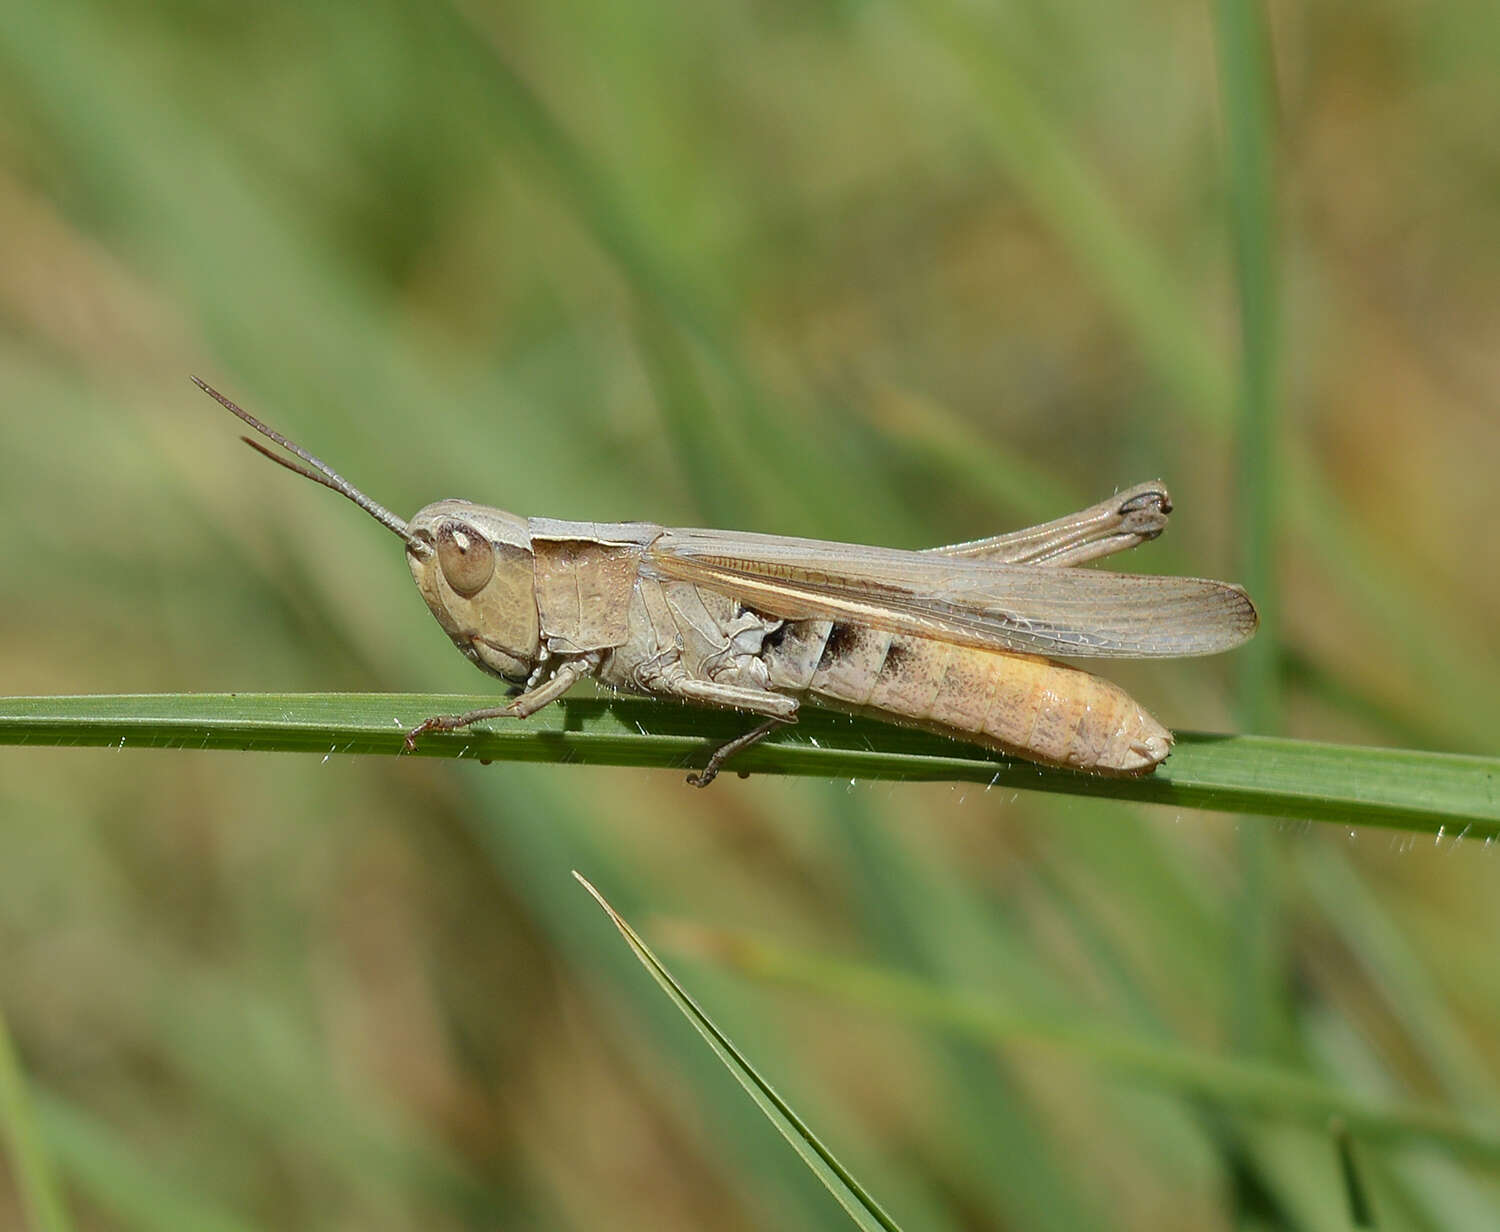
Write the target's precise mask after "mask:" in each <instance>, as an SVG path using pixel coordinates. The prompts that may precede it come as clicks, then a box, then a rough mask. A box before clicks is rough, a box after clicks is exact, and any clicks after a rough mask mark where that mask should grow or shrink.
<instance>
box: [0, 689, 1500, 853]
mask: <svg viewBox="0 0 1500 1232" xmlns="http://www.w3.org/2000/svg"><path fill="white" fill-rule="evenodd" d="M493 701H494V698H493V696H490V697H484V696H472V695H451V694H425V693H286V694H282V693H147V694H113V695H110V694H99V695H84V696H76V697H10V698H0V744H11V745H21V744H33V745H36V744H39V745H91V746H95V747H111V748H116V749H127V748H142V747H145V748H179V749H243V750H259V751H279V752H299V753H321V754H324V755H327V756H331V755H334V754H358V753H388V754H396V753H400V752H401V749H402V740H403V737H404V735H405V733H406V731H407V730H408V729H410V728H411V727H413V726H415V725H416V724H417V723H419V722H420V721H421V720H422V719H424V718H426V717H428V716H430V715H434V714H452V713H455V712H459V711H463V710H466V709H469V708H472V707H474V706H479V705H485V704H492V703H493ZM745 726H746V722H745V719H744V717H743V716H741V715H737V714H734V713H731V712H728V711H715V710H700V709H694V708H690V707H686V706H673V705H665V704H663V703H660V702H652V701H648V700H643V699H635V698H602V697H601V698H565V699H563V700H562V701H561V702H559V703H557V704H555V705H553V706H549V707H548V708H547V709H546V710H544V711H542V712H541V713H539V714H536V715H533V716H532V717H531V718H529V719H527V720H526V721H525V722H512V721H509V720H497V721H495V722H492V723H487V724H481V725H476V726H475V727H473V728H470V729H468V730H466V731H461V732H449V733H442V734H437V733H434V734H431V735H428V736H424V737H423V738H422V740H421V741H419V742H418V745H417V754H418V755H420V756H424V757H452V758H465V759H467V760H479V761H489V760H493V761H531V762H579V763H588V764H593V765H611V766H658V767H666V768H675V769H687V768H689V767H691V766H701V765H702V764H703V762H704V760H705V759H706V758H707V756H708V754H709V752H710V751H711V750H713V749H715V748H717V747H718V746H719V745H721V744H722V743H724V742H725V741H726V740H730V739H732V738H733V737H735V736H736V735H739V734H740V733H742V732H743V731H744V730H745ZM732 768H734V769H737V770H742V771H745V772H747V773H756V774H789V775H812V776H821V777H827V778H853V779H914V780H928V781H946V782H966V783H982V784H985V785H987V786H989V787H991V788H1001V789H1005V790H1018V789H1025V790H1030V791H1047V792H1058V793H1062V794H1064V795H1075V796H1104V797H1108V798H1111V799H1116V800H1130V801H1134V802H1136V803H1140V804H1169V805H1175V806H1176V807H1178V808H1204V809H1217V810H1220V811H1224V812H1233V813H1250V814H1261V815H1265V816H1268V817H1286V818H1299V819H1303V820H1308V821H1331V822H1337V823H1339V824H1342V825H1347V826H1350V827H1362V826H1380V827H1388V828H1394V829H1404V830H1416V831H1421V832H1425V833H1428V834H1432V835H1435V836H1437V837H1439V838H1443V837H1447V838H1454V839H1464V838H1469V839H1486V840H1488V839H1491V838H1494V837H1496V836H1497V835H1500V758H1495V757H1475V756H1460V755H1456V754H1448V753H1428V752H1423V751H1420V750H1415V749H1379V748H1365V747H1361V746H1357V745H1346V744H1320V743H1316V742H1314V741H1310V740H1291V739H1285V738H1280V737H1271V736H1222V735H1214V734H1211V733H1204V732H1178V733H1177V746H1176V749H1175V751H1174V752H1173V754H1172V756H1171V757H1170V758H1169V759H1168V760H1167V762H1166V764H1164V765H1163V766H1162V767H1161V768H1160V769H1159V770H1157V772H1156V773H1155V774H1152V775H1149V776H1147V777H1146V778H1141V779H1110V778H1100V777H1096V776H1093V775H1086V774H1074V773H1070V772H1068V771H1065V770H1049V769H1047V768H1045V767H1042V766H1034V765H1031V764H1030V763H1027V762H1015V761H1007V760H1005V759H1003V758H1000V757H998V756H993V757H992V756H990V755H988V754H986V753H985V752H984V751H983V750H981V749H978V748H974V747H971V746H969V745H965V744H962V743H959V742H957V741H953V740H948V739H945V738H944V737H942V736H935V735H931V734H929V733H926V732H918V731H912V730H910V729H907V728H901V727H894V726H891V725H890V724H886V723H879V722H876V721H874V720H870V719H856V718H850V717H848V716H845V715H840V714H834V713H831V712H828V711H820V710H813V709H809V710H807V711H806V712H805V714H804V716H803V718H802V719H801V721H800V722H799V723H798V724H797V725H796V726H795V727H793V728H789V729H788V730H786V731H785V732H780V733H777V734H776V735H775V736H773V737H772V738H770V739H768V740H766V741H764V742H762V743H761V744H759V745H756V746H755V747H753V748H751V749H748V750H746V751H745V752H744V753H743V754H742V755H741V756H740V757H738V758H737V759H736V761H735V763H734V764H733V767H732ZM716 790H726V788H724V787H720V788H717V789H716Z"/></svg>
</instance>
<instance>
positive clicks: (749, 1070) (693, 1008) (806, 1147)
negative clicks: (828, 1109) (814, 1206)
mask: <svg viewBox="0 0 1500 1232" xmlns="http://www.w3.org/2000/svg"><path fill="white" fill-rule="evenodd" d="M573 876H574V877H577V878H578V881H579V883H580V884H581V885H582V886H583V888H584V889H585V890H587V891H588V892H589V893H590V894H592V895H593V896H594V900H595V901H596V902H597V903H598V904H599V906H601V907H602V908H604V911H605V913H606V914H607V915H608V916H609V918H610V920H611V922H613V924H614V926H615V927H616V928H618V929H619V930H620V935H621V936H622V937H624V938H625V942H626V944H627V945H629V946H630V948H631V950H633V951H634V952H635V956H636V957H637V958H638V959H640V962H641V965H642V966H643V967H645V968H646V970H647V971H649V972H650V973H651V978H652V979H654V980H655V981H656V982H657V983H658V984H660V985H661V987H662V990H663V991H664V992H665V993H666V994H667V996H669V997H670V998H671V999H672V1001H673V1003H674V1004H675V1005H676V1006H677V1008H678V1009H680V1010H681V1011H682V1012H683V1014H684V1015H685V1016H686V1017H687V1019H688V1021H689V1022H691V1023H692V1024H693V1026H694V1028H696V1029H697V1031H698V1034H700V1035H701V1036H703V1038H704V1039H705V1040H706V1041H707V1042H708V1046H709V1047H710V1048H711V1049H713V1051H714V1053H715V1054H716V1055H717V1056H718V1058H719V1060H721V1061H722V1062H723V1063H724V1067H725V1068H726V1069H728V1070H729V1072H730V1073H731V1074H733V1075H734V1077H735V1080H736V1081H737V1082H738V1083H739V1084H740V1085H741V1086H742V1087H744V1088H745V1091H746V1093H747V1094H749V1096H750V1098H751V1099H753V1100H754V1101H755V1103H756V1105H757V1107H759V1108H760V1110H761V1111H762V1112H763V1113H764V1114H765V1116H766V1119H767V1120H768V1121H770V1122H771V1124H772V1125H774V1126H775V1127H776V1130H777V1132H778V1133H780V1134H781V1136H782V1137H783V1138H785V1139H786V1140H787V1142H789V1143H790V1144H791V1146H792V1149H793V1150H794V1151H796V1152H797V1154H798V1155H800V1156H801V1157H802V1162H803V1163H805V1164H806V1165H807V1166H808V1168H809V1169H811V1171H812V1172H813V1173H814V1174H815V1175H816V1176H817V1178H818V1179H819V1180H820V1181H821V1182H822V1183H823V1184H824V1186H826V1187H827V1189H828V1192H829V1193H831V1194H832V1195H833V1196H834V1199H835V1200H836V1201H837V1202H838V1204H839V1205H840V1206H842V1207H843V1208H844V1210H845V1211H847V1212H848V1214H849V1217H850V1218H851V1219H852V1220H854V1222H855V1223H856V1224H857V1225H858V1226H859V1227H861V1228H866V1229H870V1230H871V1232H877V1230H879V1229H885V1230H886V1232H896V1229H897V1227H898V1225H897V1224H896V1222H895V1220H893V1219H892V1218H891V1217H890V1216H889V1215H887V1214H886V1213H885V1211H883V1210H882V1209H881V1207H880V1204H879V1203H878V1202H876V1201H875V1199H874V1198H872V1197H871V1196H870V1194H869V1193H868V1192H867V1191H866V1189H865V1188H864V1186H863V1185H861V1184H860V1183H859V1182H858V1181H857V1180H855V1178H854V1177H853V1176H851V1175H850V1174H849V1171H848V1169H847V1168H845V1167H844V1165H843V1164H841V1163H839V1161H838V1159H837V1158H835V1156H834V1155H833V1153H832V1152H831V1151H830V1150H829V1149H828V1148H827V1147H826V1146H824V1145H823V1144H822V1142H820V1141H819V1140H818V1137H817V1135H816V1134H814V1133H813V1131H812V1130H811V1129H809V1128H808V1127H807V1125H806V1124H804V1123H803V1121H802V1119H801V1118H800V1117H799V1116H798V1115H797V1114H796V1113H795V1112H794V1111H793V1110H792V1109H791V1107H790V1106H789V1105H788V1104H787V1102H786V1101H785V1100H784V1099H782V1098H781V1096H780V1095H778V1094H777V1093H776V1091H775V1090H774V1089H773V1088H772V1086H771V1085H770V1083H768V1082H767V1081H766V1080H765V1079H764V1078H762V1077H761V1076H760V1075H759V1074H758V1073H756V1072H755V1068H754V1067H753V1066H752V1065H751V1064H750V1062H749V1061H747V1060H746V1059H745V1058H744V1057H743V1056H742V1055H741V1054H740V1052H739V1050H738V1049H737V1048H735V1046H734V1044H733V1043H732V1042H731V1041H730V1039H729V1038H728V1037H727V1036H726V1035H725V1034H724V1033H723V1032H722V1031H720V1030H719V1028H718V1027H717V1026H715V1025H714V1022H713V1020H712V1019H711V1018H709V1016H708V1015H707V1014H706V1013H705V1012H704V1011H703V1008H702V1007H701V1006H699V1005H698V1003H697V1002H696V1001H694V1000H693V998H692V997H691V996H689V995H688V992H687V990H686V989H685V988H683V987H682V985H681V984H679V983H678V982H677V981H676V980H675V979H674V978H673V977H672V973H671V972H670V971H668V970H667V969H666V967H664V966H663V965H662V963H661V960H660V959H658V958H657V957H656V955H655V954H653V953H652V952H651V950H650V948H649V947H648V946H647V945H646V943H645V942H644V941H642V940H641V938H640V935H639V934H638V933H637V932H636V931H635V929H633V928H631V927H630V925H629V924H627V923H626V922H625V921H624V920H623V919H622V918H621V917H620V916H619V914H618V913H617V912H616V911H615V909H614V908H613V907H611V906H610V905H609V903H607V902H606V901H605V900H604V896H603V895H602V894H600V893H599V891H598V890H596V889H595V888H594V887H593V886H592V885H590V884H589V883H588V881H587V880H585V879H584V877H583V876H581V875H580V874H579V873H577V872H575V873H574V874H573Z"/></svg>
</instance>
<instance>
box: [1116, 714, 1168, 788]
mask: <svg viewBox="0 0 1500 1232" xmlns="http://www.w3.org/2000/svg"><path fill="white" fill-rule="evenodd" d="M1135 728H1136V730H1135V731H1134V732H1132V733H1131V739H1130V743H1129V745H1128V746H1127V747H1126V748H1125V749H1124V750H1123V752H1122V753H1121V755H1120V757H1119V760H1118V762H1117V763H1116V765H1115V767H1114V768H1115V769H1116V770H1117V771H1118V772H1119V773H1121V774H1150V773H1151V771H1153V770H1155V769H1156V767H1157V766H1159V765H1161V763H1162V762H1164V761H1165V760H1166V758H1167V754H1168V753H1170V752H1171V751H1172V733H1171V732H1169V731H1168V730H1167V729H1166V728H1165V727H1163V726H1162V725H1161V724H1160V723H1158V722H1157V721H1156V720H1155V719H1154V718H1152V717H1151V716H1150V715H1149V714H1147V713H1146V712H1145V711H1144V710H1142V711H1140V712H1139V713H1138V715H1137V720H1136V724H1135Z"/></svg>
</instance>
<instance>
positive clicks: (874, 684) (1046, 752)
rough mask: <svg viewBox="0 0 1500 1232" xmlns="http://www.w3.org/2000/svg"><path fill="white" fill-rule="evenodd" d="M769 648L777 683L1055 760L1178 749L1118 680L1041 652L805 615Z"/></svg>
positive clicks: (1159, 755) (1121, 759) (1148, 760)
mask: <svg viewBox="0 0 1500 1232" xmlns="http://www.w3.org/2000/svg"><path fill="white" fill-rule="evenodd" d="M763 657H764V659H765V661H766V663H767V666H768V667H769V669H770V675H771V687H772V688H775V689H778V690H784V691H786V692H796V693H803V694H805V695H807V696H808V698H809V700H811V701H813V702H815V703H821V704H823V705H827V706H831V707H832V708H834V709H839V710H852V711H855V712H858V713H868V714H870V715H872V716H873V717H875V718H884V719H886V720H888V721H892V722H897V723H905V724H909V725H912V726H916V727H922V728H926V729H928V730H930V731H936V732H940V733H942V734H944V735H949V736H954V737H957V738H958V739H960V740H968V741H971V742H973V743H974V744H979V745H984V746H986V747H988V748H992V749H998V750H999V751H1000V752H1002V753H1009V754H1013V755H1016V756H1020V757H1025V758H1028V759H1030V760H1032V761H1039V762H1045V763H1047V764H1049V765H1055V766H1063V767H1066V768H1068V769H1072V770H1085V771H1090V772H1092V773H1095V774H1116V775H1135V774H1147V773H1149V772H1150V771H1152V770H1153V769H1155V768H1156V766H1157V765H1158V764H1159V763H1160V762H1161V761H1162V759H1163V758H1165V757H1166V755H1167V754H1168V753H1169V752H1170V751H1171V748H1172V735H1171V733H1170V732H1168V731H1167V729H1166V728H1165V727H1163V726H1162V725H1161V724H1160V723H1158V722H1157V721H1156V720H1155V719H1154V718H1152V717H1151V715H1150V714H1148V713H1147V712H1146V711H1145V710H1143V709H1142V708H1141V707H1140V706H1139V705H1138V704H1137V703H1136V702H1135V701H1134V699H1132V698H1131V697H1130V695H1129V694H1128V693H1126V692H1125V691H1124V690H1123V689H1121V688H1120V687H1119V686H1118V685H1115V684H1113V683H1111V682H1110V681H1108V680H1104V679H1102V678H1101V677H1099V676H1095V675H1093V674H1092V673H1090V672H1086V671H1083V670H1082V669H1080V668H1076V667H1070V666H1069V665H1067V664H1066V663H1058V662H1056V661H1055V660H1052V659H1046V658H1042V657H1040V656H1037V655H1026V654H1011V653H1007V652H1004V651H996V650H980V649H977V648H975V647H971V646H957V645H953V644H951V643H948V642H939V641H934V640H931V639H929V638H919V637H909V636H906V635H900V634H891V633H883V632H880V631H878V630H873V629H865V628H861V627H859V626H856V625H843V624H830V623H829V622H828V621H797V622H794V623H791V624H789V625H788V626H786V629H785V632H784V634H783V635H781V637H780V638H779V640H775V641H773V640H771V639H768V640H767V644H766V647H765V650H764V651H763Z"/></svg>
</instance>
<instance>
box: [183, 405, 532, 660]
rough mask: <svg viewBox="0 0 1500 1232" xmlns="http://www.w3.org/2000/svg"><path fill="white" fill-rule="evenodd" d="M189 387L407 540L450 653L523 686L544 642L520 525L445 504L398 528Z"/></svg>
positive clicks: (511, 518)
mask: <svg viewBox="0 0 1500 1232" xmlns="http://www.w3.org/2000/svg"><path fill="white" fill-rule="evenodd" d="M193 384H195V385H197V386H198V388H199V389H201V390H203V392H204V393H206V394H207V395H208V396H209V397H210V398H212V399H213V400H214V401H215V402H217V403H218V404H219V405H220V406H222V407H223V408H224V409H225V410H227V411H228V412H230V414H232V415H235V416H237V417H238V418H239V419H241V420H242V421H244V422H245V423H246V424H248V425H249V426H250V427H251V428H253V429H254V430H255V431H256V432H257V433H259V434H260V435H261V436H263V437H265V438H266V439H267V440H270V441H274V442H275V443H276V444H278V445H280V446H281V447H282V448H283V449H284V450H286V452H287V453H289V454H291V455H292V456H291V458H287V457H283V456H282V455H281V454H279V453H276V452H275V451H274V450H272V449H269V448H268V447H266V446H265V445H262V444H261V443H260V442H259V441H255V440H252V439H251V438H250V437H248V436H247V437H244V438H242V439H243V440H244V442H245V444H247V445H249V446H250V447H251V448H252V449H254V450H255V451H256V452H257V453H260V454H263V455H264V456H265V457H267V458H269V459H270V460H271V461H272V462H275V463H276V464H277V465H278V466H284V467H286V468H287V470H289V471H294V472H296V473H297V474H298V475H301V476H302V477H303V478H304V479H311V480H312V481H313V482H314V483H320V484H322V485H323V486H324V487H325V488H332V489H333V490H334V491H335V492H337V493H338V494H339V495H340V496H343V497H346V498H347V499H349V500H351V501H353V502H354V503H355V504H356V505H358V506H359V507H360V508H361V509H363V510H364V511H365V512H366V513H368V514H369V515H370V516H371V517H372V518H374V519H375V520H376V521H377V522H379V523H380V524H381V525H382V526H384V527H385V528H386V529H387V530H389V531H390V532H391V533H392V534H395V535H399V536H400V537H401V538H402V539H403V540H405V541H406V563H407V564H408V565H410V566H411V575H412V577H414V578H415V579H416V581H417V588H418V589H419V590H420V591H421V592H422V598H424V599H426V600H427V606H428V607H430V608H431V609H432V614H433V615H434V616H436V617H437V618H438V623H439V624H440V625H442V626H443V628H444V629H446V630H447V632H448V636H449V637H451V638H452V639H453V642H454V645H456V646H457V647H458V648H459V649H460V650H461V651H463V653H464V655H465V656H466V657H467V658H469V659H471V660H472V661H473V662H474V663H476V664H478V665H479V666H480V667H482V668H483V669H484V670H485V671H487V672H491V673H493V674H494V675H496V676H500V677H501V678H503V679H505V680H511V681H515V682H518V683H524V682H525V681H526V679H527V677H529V676H530V675H531V669H532V666H533V664H535V662H536V661H537V660H538V659H539V658H540V657H541V636H540V632H539V628H540V624H539V621H538V618H537V608H536V581H535V577H534V574H533V569H532V555H531V535H530V533H529V532H528V531H527V527H526V519H525V518H518V517H516V516H515V515H514V514H512V513H503V512H501V511H500V510H499V509H489V508H486V507H485V506H483V505H471V504H470V503H469V502H468V501H459V500H446V501H438V502H437V503H436V504H435V505H428V506H427V508H425V509H423V510H422V511H421V512H419V513H418V514H417V516H416V517H414V518H413V519H412V520H411V521H410V522H403V521H402V520H401V519H400V518H399V517H397V516H396V515H395V514H394V513H392V512H391V511H390V510H389V509H387V508H386V507H385V506H384V505H381V504H379V503H378V502H376V501H373V500H371V499H370V498H369V497H368V496H366V495H365V494H364V493H363V492H361V491H360V490H359V489H358V488H356V487H355V486H354V485H353V484H352V483H350V482H349V481H348V480H347V479H345V478H344V477H343V476H342V475H340V474H339V473H338V472H337V471H336V470H334V469H333V467H331V466H329V465H328V464H327V463H326V462H324V461H323V460H322V459H321V458H317V457H314V456H313V455H312V454H310V453H308V452H307V450H305V449H303V448H302V446H301V445H298V444H297V443H296V442H295V441H292V440H289V439H288V438H287V437H285V436H282V434H281V433H280V432H278V431H276V429H275V428H272V427H270V426H269V425H268V424H263V423H261V421H260V420H258V419H257V418H255V416H254V415H252V414H250V412H249V411H247V410H245V409H244V408H243V407H241V406H238V405H236V404H235V403H234V402H232V401H230V399H228V398H226V397H225V396H224V395H223V394H221V393H220V392H219V391H218V390H217V389H214V388H213V387H212V386H211V385H209V384H208V382H206V381H203V380H200V379H199V378H198V377H194V378H193ZM293 459H296V460H295V461H294V460H293Z"/></svg>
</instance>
